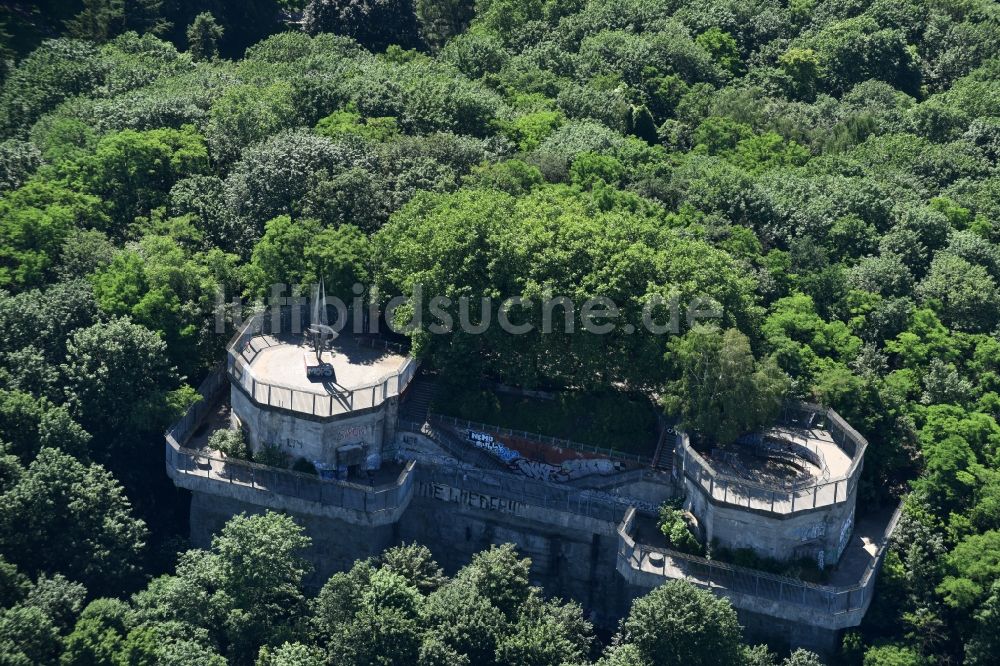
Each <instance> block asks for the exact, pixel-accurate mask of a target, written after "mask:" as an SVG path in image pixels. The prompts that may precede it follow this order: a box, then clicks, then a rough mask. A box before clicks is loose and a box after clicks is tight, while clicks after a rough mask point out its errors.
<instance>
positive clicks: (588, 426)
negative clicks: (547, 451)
mask: <svg viewBox="0 0 1000 666" xmlns="http://www.w3.org/2000/svg"><path fill="white" fill-rule="evenodd" d="M431 409H432V410H433V411H434V412H437V413H439V414H445V415H448V416H454V417H457V418H462V419H468V420H470V421H480V422H482V423H487V424H490V425H496V426H500V427H502V428H511V429H513V430H524V431H527V432H533V433H538V434H540V435H548V436H551V437H561V438H563V439H569V440H572V441H575V442H580V443H581V444H592V445H595V446H602V447H606V448H611V449H615V450H617V451H623V452H626V453H636V454H639V455H644V456H652V455H653V453H654V450H655V449H656V433H657V430H656V419H657V412H656V410H655V408H654V406H653V405H652V404H651V403H650V401H649V400H648V399H646V398H644V397H642V396H632V395H629V394H626V393H622V392H617V391H605V392H600V393H585V392H582V391H562V392H559V393H557V394H556V397H555V399H553V400H547V399H544V398H535V397H525V396H520V395H513V394H508V393H498V392H494V391H489V390H483V389H480V388H478V387H477V388H466V387H456V386H451V385H443V386H442V387H441V390H440V391H439V392H438V396H437V398H436V399H435V401H434V404H433V405H432V406H431Z"/></svg>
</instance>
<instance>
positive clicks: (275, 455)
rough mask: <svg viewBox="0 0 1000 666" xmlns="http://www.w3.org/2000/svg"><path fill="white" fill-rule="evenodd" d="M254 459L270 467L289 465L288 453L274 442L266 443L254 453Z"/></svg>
mask: <svg viewBox="0 0 1000 666" xmlns="http://www.w3.org/2000/svg"><path fill="white" fill-rule="evenodd" d="M253 461H254V462H255V463H259V464H261V465H267V466H268V467H287V466H288V454H286V453H285V452H284V451H282V450H281V449H279V448H278V447H277V446H275V445H273V444H265V445H264V446H262V447H260V450H259V451H257V452H256V453H254V454H253Z"/></svg>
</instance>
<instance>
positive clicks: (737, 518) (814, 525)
mask: <svg viewBox="0 0 1000 666" xmlns="http://www.w3.org/2000/svg"><path fill="white" fill-rule="evenodd" d="M684 485H685V489H686V498H685V508H687V509H688V510H689V511H690V512H691V513H692V514H694V516H695V517H696V518H697V519H698V523H699V525H700V526H701V528H702V529H703V530H704V536H705V538H706V540H707V543H716V542H717V543H718V544H719V545H720V546H722V547H724V548H733V549H736V548H751V549H753V550H754V551H755V552H757V553H758V554H760V555H763V556H765V557H772V558H775V559H779V560H785V559H791V558H793V557H806V556H807V557H811V558H814V559H817V560H819V561H820V563H821V564H823V565H830V564H833V563H835V562H836V561H837V560H838V559H839V557H840V554H841V552H843V549H844V546H845V545H846V544H847V542H848V540H849V539H850V537H851V532H852V529H853V527H854V506H855V500H856V498H857V490H856V489H855V491H854V492H853V493H851V494H850V495H849V496H848V497H847V500H846V501H844V502H840V503H839V504H833V505H829V506H824V507H820V508H817V509H812V510H807V511H798V512H796V513H793V514H785V515H781V514H774V513H767V512H763V511H756V510H752V509H747V508H745V507H742V508H741V507H735V506H732V505H728V504H722V503H720V502H713V501H711V500H710V499H709V498H708V495H707V494H706V493H705V492H704V491H703V489H702V488H701V486H698V485H697V484H695V483H694V482H692V481H691V480H690V479H687V478H685V479H684Z"/></svg>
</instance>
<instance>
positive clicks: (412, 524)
mask: <svg viewBox="0 0 1000 666" xmlns="http://www.w3.org/2000/svg"><path fill="white" fill-rule="evenodd" d="M424 489H425V490H424V492H423V493H422V496H415V497H414V498H413V499H412V500H411V502H410V505H409V507H408V508H407V510H406V512H405V513H404V514H403V516H402V518H401V519H400V520H399V521H398V522H397V523H395V524H391V525H382V526H374V527H373V526H365V525H356V524H352V523H348V522H345V521H343V520H338V519H336V518H329V517H324V516H317V515H314V514H308V513H300V512H296V511H285V512H284V513H287V514H289V515H291V516H293V517H294V518H295V520H296V521H297V522H299V523H300V524H301V525H303V526H304V527H305V530H306V533H307V534H308V535H309V536H310V537H311V538H312V539H313V546H312V548H311V549H310V551H309V552H308V553H307V557H308V559H309V560H310V561H311V562H312V564H313V566H314V568H315V574H314V576H313V577H312V579H311V581H310V583H311V584H313V585H314V586H319V585H322V584H323V582H324V581H326V579H327V578H329V577H330V576H331V575H332V574H333V573H336V572H337V571H343V570H346V569H349V568H350V567H351V565H353V563H354V561H355V560H357V559H360V558H365V557H369V556H373V555H377V554H379V553H381V552H382V551H383V550H384V549H386V548H388V547H390V546H393V545H397V544H400V543H413V542H417V543H422V544H424V545H426V546H427V547H428V548H430V550H431V552H432V553H433V554H434V556H435V558H436V559H437V561H438V562H439V563H440V564H441V566H442V567H444V568H445V570H446V571H447V572H448V573H449V574H453V573H455V572H456V571H457V570H458V569H460V568H461V567H462V566H464V565H465V564H467V563H468V562H469V560H470V559H471V558H472V556H473V555H474V554H476V553H478V552H479V551H481V550H484V549H486V548H488V547H489V546H490V544H502V543H514V544H516V545H517V547H518V549H519V551H520V553H521V554H522V555H523V556H525V557H529V558H531V575H532V582H533V583H535V584H537V585H540V586H542V587H544V589H545V591H546V593H547V594H549V595H556V596H561V597H564V598H572V599H576V600H577V601H579V602H580V603H581V604H582V605H583V606H584V609H585V611H586V612H587V613H588V614H589V615H590V617H591V618H592V619H593V620H594V621H595V622H597V623H598V624H601V625H604V626H607V627H608V628H613V626H614V623H615V622H617V620H618V618H619V617H620V616H621V615H622V614H623V613H625V612H627V609H628V603H629V602H630V599H631V597H629V595H628V594H627V592H626V590H625V587H626V586H625V582H624V580H623V579H622V578H621V577H620V576H618V575H616V574H615V560H616V557H617V537H616V536H615V534H614V526H613V525H610V524H602V523H600V522H599V521H594V522H593V524H591V525H590V528H591V529H587V527H588V526H587V525H586V521H584V524H583V525H582V527H583V529H581V528H580V526H574V525H572V524H569V521H566V520H564V519H563V516H561V515H559V516H557V515H554V513H553V514H551V515H549V514H547V513H546V511H545V510H544V509H542V508H540V507H529V508H530V509H531V511H530V513H531V514H532V515H533V516H534V518H525V517H523V516H519V515H515V514H514V513H512V512H511V510H510V508H511V507H510V505H509V504H507V503H506V500H503V499H502V498H491V497H489V496H488V495H485V494H484V495H480V496H477V497H475V498H472V499H474V501H470V500H469V497H468V494H465V495H462V497H463V498H464V499H465V500H466V501H463V502H462V503H459V502H456V501H453V499H452V498H450V497H448V496H444V495H441V493H440V492H438V493H437V495H435V493H434V492H433V491H428V490H427V484H426V483H425V484H424ZM491 500H492V501H491ZM522 508H523V507H522ZM267 509H268V507H265V506H260V505H258V504H254V503H250V502H247V501H244V500H240V499H236V498H234V497H222V496H218V495H209V494H205V493H202V492H195V493H193V497H192V502H191V540H192V543H193V544H194V545H195V546H198V547H207V546H208V545H209V544H210V543H211V537H212V535H213V534H215V533H217V532H218V531H219V530H220V529H221V528H222V526H223V525H224V524H225V522H226V521H227V520H228V519H229V518H230V517H231V516H233V515H236V514H238V513H242V512H247V513H261V512H264V511H266V510H267ZM593 528H600V529H598V530H597V531H594V529H593Z"/></svg>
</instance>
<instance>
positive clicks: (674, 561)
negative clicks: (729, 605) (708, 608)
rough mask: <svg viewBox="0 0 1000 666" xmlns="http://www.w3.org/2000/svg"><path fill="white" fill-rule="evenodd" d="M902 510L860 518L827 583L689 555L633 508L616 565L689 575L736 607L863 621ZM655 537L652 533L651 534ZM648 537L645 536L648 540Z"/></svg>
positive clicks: (646, 573) (649, 577)
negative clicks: (662, 542)
mask: <svg viewBox="0 0 1000 666" xmlns="http://www.w3.org/2000/svg"><path fill="white" fill-rule="evenodd" d="M901 511H902V505H900V506H899V508H897V509H896V510H895V511H891V510H890V511H876V512H873V513H871V514H870V515H869V516H867V517H866V518H865V519H864V520H862V521H859V523H858V525H857V526H856V527H855V529H854V535H853V537H852V539H851V542H850V544H849V545H848V547H847V549H846V550H845V551H844V554H843V557H842V558H841V561H840V562H839V563H838V564H837V566H836V567H835V568H834V569H833V571H832V573H831V575H830V579H829V583H828V584H826V585H817V584H814V583H809V582H806V581H803V580H799V579H797V578H792V577H789V576H780V575H776V574H771V573H767V572H764V571H759V570H756V569H750V568H747V567H741V566H736V565H732V564H726V563H724V562H719V561H716V560H711V559H708V558H705V557H699V556H696V555H688V554H685V553H681V552H679V551H676V550H673V549H670V548H665V547H662V546H656V545H651V544H650V543H648V541H652V540H654V538H657V537H656V535H655V532H656V526H655V524H654V525H645V529H640V523H642V522H643V518H642V517H641V516H640V515H639V514H638V513H637V512H636V511H635V510H634V509H629V510H628V512H627V513H626V515H625V518H624V520H622V522H621V523H620V524H619V525H618V547H619V548H618V571H619V573H621V574H622V575H623V576H624V577H625V578H626V579H627V580H628V581H629V582H631V583H633V584H635V585H639V586H641V587H646V588H653V587H656V586H658V585H660V584H662V583H663V582H664V581H665V580H668V579H669V580H685V581H688V582H689V583H692V584H693V585H697V586H698V587H701V588H704V589H707V590H711V591H712V592H713V593H716V594H721V595H723V596H726V597H728V598H729V599H730V601H732V602H733V605H734V606H736V607H737V608H742V609H744V610H748V611H754V612H763V613H766V614H769V615H772V616H776V617H781V618H784V619H787V620H790V621H795V622H802V621H807V622H809V623H810V624H813V625H816V626H822V627H826V628H829V629H843V628H846V627H853V626H857V625H858V624H860V623H861V619H862V618H863V617H864V614H865V612H866V611H867V610H868V606H869V604H871V600H872V595H873V594H874V590H875V580H876V578H877V577H878V572H879V570H880V569H881V567H882V563H883V560H884V559H885V553H886V551H887V549H888V547H889V539H890V537H891V535H892V532H893V530H894V529H895V527H896V524H897V523H898V522H899V517H900V514H901ZM651 537H653V538H651ZM644 541H645V542H644Z"/></svg>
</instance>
